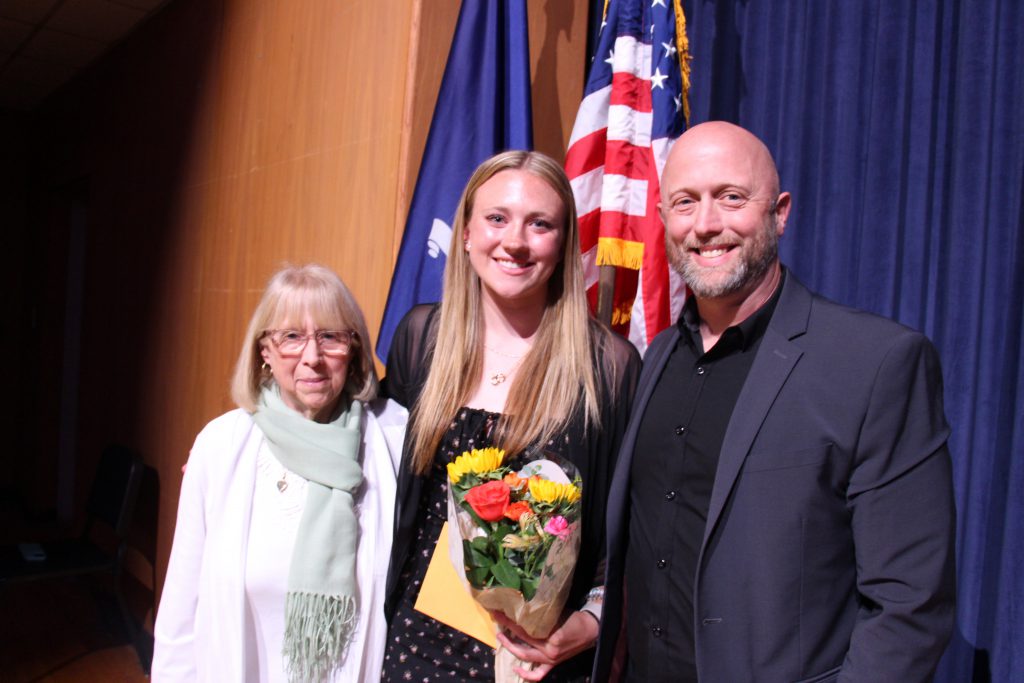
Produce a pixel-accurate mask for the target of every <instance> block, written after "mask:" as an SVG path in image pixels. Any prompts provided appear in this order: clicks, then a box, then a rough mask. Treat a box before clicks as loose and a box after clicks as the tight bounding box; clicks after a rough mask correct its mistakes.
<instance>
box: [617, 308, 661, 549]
mask: <svg viewBox="0 0 1024 683" xmlns="http://www.w3.org/2000/svg"><path fill="white" fill-rule="evenodd" d="M662 334H663V335H665V338H664V339H662V338H661V337H660V336H659V338H658V339H656V340H655V343H654V344H652V345H651V347H650V348H649V349H648V352H647V354H646V355H645V357H644V365H643V369H642V370H641V371H640V379H639V380H638V382H637V388H636V396H635V397H634V400H633V410H632V414H631V415H630V419H629V425H628V426H627V427H626V433H625V434H624V435H623V438H622V445H621V447H620V448H619V458H618V460H617V461H616V463H615V474H614V476H613V477H612V485H611V489H610V490H609V492H608V503H607V505H608V512H607V523H608V544H609V547H610V548H612V549H613V550H614V549H618V548H619V539H620V538H621V534H622V533H623V529H622V527H623V525H624V522H625V519H626V518H625V515H624V514H623V511H624V510H625V509H626V508H627V506H628V505H629V472H630V468H631V467H632V466H633V449H634V447H635V446H636V437H637V433H638V432H639V431H640V423H641V422H642V421H643V417H644V413H645V412H646V411H647V404H648V402H650V400H651V395H652V394H653V393H654V387H655V385H657V383H658V378H659V377H660V376H661V371H662V370H663V369H664V368H665V363H667V362H668V357H669V356H670V355H671V354H672V349H674V348H675V347H676V340H677V339H679V329H678V328H677V327H675V326H674V325H673V326H672V327H670V328H668V330H666V331H665V332H662Z"/></svg>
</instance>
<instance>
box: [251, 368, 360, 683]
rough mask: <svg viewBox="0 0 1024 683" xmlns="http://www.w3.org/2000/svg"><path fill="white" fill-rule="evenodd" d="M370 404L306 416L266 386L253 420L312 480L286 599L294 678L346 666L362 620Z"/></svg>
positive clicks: (279, 454) (314, 677)
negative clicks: (330, 415)
mask: <svg viewBox="0 0 1024 683" xmlns="http://www.w3.org/2000/svg"><path fill="white" fill-rule="evenodd" d="M362 414H363V407H362V404H361V403H360V402H359V401H350V402H349V405H348V408H347V409H346V410H343V411H342V412H341V414H340V415H339V416H338V417H337V418H336V419H335V420H334V421H333V422H330V423H327V424H321V423H319V422H314V421H313V420H309V419H306V418H305V417H303V416H302V415H300V414H299V413H297V412H295V411H294V410H292V409H290V408H289V407H288V406H286V405H285V404H284V401H282V400H281V395H280V390H279V389H278V387H277V386H276V385H275V386H273V387H272V388H264V389H263V392H262V393H261V394H260V400H259V405H258V406H257V407H256V413H255V414H254V415H253V419H254V420H255V421H256V424H257V425H258V426H259V428H260V430H262V431H263V436H264V437H266V439H267V444H268V445H269V446H270V452H271V453H273V454H274V457H276V458H277V459H278V460H280V461H281V464H282V465H284V466H285V467H286V468H287V469H289V470H290V471H292V472H295V473H296V474H298V475H299V476H301V477H303V478H304V479H308V480H309V487H308V488H307V492H306V506H305V508H304V510H303V512H302V519H301V520H300V521H299V531H298V536H297V538H296V539H295V549H294V550H293V551H292V561H291V568H290V569H289V572H288V594H287V597H286V598H285V630H284V652H283V653H282V654H283V655H284V657H285V662H286V666H287V670H288V675H289V678H291V679H292V680H296V681H319V680H321V679H323V678H325V677H327V676H328V675H329V674H330V673H331V671H332V670H334V669H335V668H336V667H338V666H339V665H340V664H341V658H342V656H343V655H344V653H345V647H346V646H347V645H348V641H349V637H350V636H351V633H352V628H353V627H354V626H355V623H356V597H355V596H356V545H357V542H358V538H359V522H358V520H357V519H356V514H355V506H354V501H353V495H354V494H355V492H356V490H357V489H358V488H359V485H360V484H361V483H362V481H363V471H362V468H361V467H360V466H359V445H360V442H361V434H360V420H361V418H362Z"/></svg>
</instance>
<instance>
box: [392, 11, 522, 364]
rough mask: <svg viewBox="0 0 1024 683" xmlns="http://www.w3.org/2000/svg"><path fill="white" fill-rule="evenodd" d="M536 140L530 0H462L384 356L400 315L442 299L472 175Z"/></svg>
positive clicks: (398, 272) (395, 279)
mask: <svg viewBox="0 0 1024 683" xmlns="http://www.w3.org/2000/svg"><path fill="white" fill-rule="evenodd" d="M532 147H533V129H532V121H531V108H530V47H529V39H528V34H527V24H526V0H463V3H462V9H461V10H460V11H459V22H458V24H457V25H456V27H455V38H454V39H453V40H452V48H451V52H450V53H449V54H448V64H447V66H445V70H444V79H443V80H442V81H441V91H440V93H439V94H438V97H437V105H436V106H435V107H434V119H433V121H432V122H431V124H430V134H429V135H428V136H427V146H426V149H425V150H424V152H423V163H422V164H420V174H419V178H418V179H417V180H416V191H415V192H414V193H413V197H412V206H411V207H410V209H409V217H408V219H407V220H406V223H405V233H404V234H403V236H402V246H401V248H400V249H399V252H398V261H397V263H396V264H395V273H394V275H393V276H392V277H391V289H390V291H389V292H388V303H387V306H386V307H385V309H384V319H383V321H382V322H381V326H380V334H379V335H378V336H377V355H378V356H379V357H380V358H381V359H382V360H384V361H386V360H387V354H388V349H389V348H391V338H392V336H393V335H394V332H395V327H396V326H397V325H398V322H399V321H400V320H401V319H402V316H404V315H405V313H406V312H407V311H408V310H409V309H410V308H412V307H413V306H414V305H415V304H419V303H428V302H433V301H439V300H440V299H441V283H442V274H443V273H444V264H445V259H446V257H447V254H448V246H449V241H450V240H451V234H452V228H451V225H452V221H453V219H454V216H455V208H456V205H457V204H458V202H459V196H460V195H461V194H462V189H463V187H464V186H465V185H466V181H468V180H469V176H470V175H472V173H473V171H474V170H475V169H476V167H477V166H479V165H480V162H482V161H483V160H484V159H487V158H488V157H490V156H492V155H494V154H495V153H497V152H501V151H503V150H506V149H531V148H532Z"/></svg>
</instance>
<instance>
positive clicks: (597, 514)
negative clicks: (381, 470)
mask: <svg viewBox="0 0 1024 683" xmlns="http://www.w3.org/2000/svg"><path fill="white" fill-rule="evenodd" d="M439 312H440V307H439V306H438V305H437V304H423V305H419V306H416V307H414V308H413V309H412V310H410V311H409V312H408V313H407V314H406V315H405V317H404V318H403V319H402V321H401V323H399V325H398V328H397V330H396V331H395V336H394V338H393V341H392V343H391V350H390V351H389V353H388V362H387V374H386V376H385V379H384V382H383V389H384V393H385V395H387V396H388V397H389V398H392V399H394V400H395V401H397V402H398V403H401V404H402V405H403V406H405V407H406V408H409V409H410V410H411V409H412V407H413V406H414V405H415V404H416V401H417V400H418V399H419V395H420V391H421V390H422V389H423V385H424V383H425V382H426V377H427V371H428V369H429V367H430V359H431V358H432V356H433V352H434V343H435V340H436V337H437V330H436V325H437V318H438V314H439ZM602 334H605V333H604V332H603V330H602V329H601V327H600V324H599V323H597V322H592V324H591V338H596V337H597V336H598V335H602ZM609 336H610V338H611V343H609V344H605V345H604V349H603V357H599V356H598V355H597V352H596V351H595V357H594V363H595V365H596V367H597V368H598V378H599V386H598V391H599V399H600V405H601V412H600V414H601V424H600V427H599V428H591V429H585V428H584V425H585V422H584V419H583V413H582V409H580V410H578V411H577V414H576V416H575V417H574V419H573V420H571V421H570V424H569V429H568V435H569V444H568V449H567V452H566V455H567V456H568V458H569V459H570V460H571V461H572V462H573V463H574V464H575V465H576V466H577V467H578V468H579V470H580V475H581V477H582V480H583V502H582V504H583V510H582V516H581V519H582V520H583V538H582V543H581V544H580V556H579V559H578V560H577V564H576V572H575V575H574V577H573V582H572V587H571V589H570V592H569V599H568V602H567V605H569V606H570V607H573V608H579V607H581V606H582V605H583V602H584V598H585V596H586V594H587V592H588V591H589V590H590V589H591V588H592V587H594V586H596V585H601V584H602V583H603V582H604V570H603V564H604V562H603V559H604V554H605V507H606V503H607V500H608V490H609V488H610V486H611V478H612V473H613V472H614V471H615V460H616V458H617V457H618V452H619V444H620V443H621V441H622V436H623V433H624V432H625V430H626V423H627V421H628V420H629V411H630V407H631V404H632V401H633V392H634V390H635V389H636V382H637V379H638V378H639V375H640V356H639V354H638V353H637V351H636V349H635V348H634V347H633V345H632V344H630V343H629V342H628V341H626V340H625V339H623V338H621V337H619V336H618V335H615V334H611V335H609ZM594 347H595V349H596V348H597V345H596V344H595V345H594ZM613 370H614V371H613ZM410 433H411V429H410V430H407V431H406V441H405V446H404V448H403V450H402V465H401V469H400V470H399V473H398V491H397V495H396V506H397V509H396V512H395V530H394V540H393V545H392V547H391V564H390V567H389V568H388V579H387V595H386V600H385V603H384V611H385V614H386V616H387V619H388V622H389V623H390V622H391V619H392V617H393V616H394V613H395V609H396V605H397V602H398V598H399V591H398V579H399V576H400V575H401V572H402V568H403V567H404V565H405V562H406V560H407V559H408V553H409V549H410V548H411V547H412V540H413V538H414V537H415V533H416V514H417V511H418V508H419V501H420V496H421V494H422V491H423V484H424V482H425V481H426V478H425V477H422V476H418V475H415V474H413V472H412V464H411V458H412V454H411V452H410V450H411V449H410V444H409V434H410Z"/></svg>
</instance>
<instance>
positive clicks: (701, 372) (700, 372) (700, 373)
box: [697, 365, 704, 375]
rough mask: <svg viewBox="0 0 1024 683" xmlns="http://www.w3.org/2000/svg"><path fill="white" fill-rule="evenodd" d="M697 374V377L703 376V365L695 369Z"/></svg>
mask: <svg viewBox="0 0 1024 683" xmlns="http://www.w3.org/2000/svg"><path fill="white" fill-rule="evenodd" d="M697 374H698V375H703V374H704V366H703V365H700V366H698V367H697Z"/></svg>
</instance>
